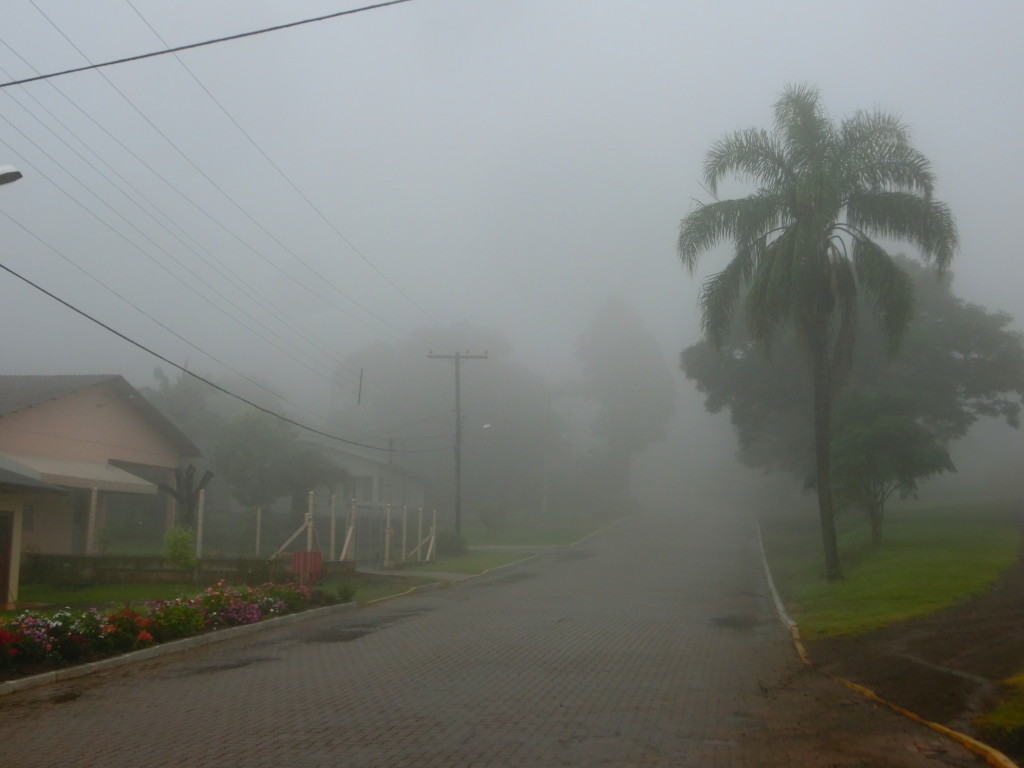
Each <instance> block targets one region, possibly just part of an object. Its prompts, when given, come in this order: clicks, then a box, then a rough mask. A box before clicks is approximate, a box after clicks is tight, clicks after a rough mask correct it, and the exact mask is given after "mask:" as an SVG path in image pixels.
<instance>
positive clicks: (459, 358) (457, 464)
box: [427, 352, 487, 536]
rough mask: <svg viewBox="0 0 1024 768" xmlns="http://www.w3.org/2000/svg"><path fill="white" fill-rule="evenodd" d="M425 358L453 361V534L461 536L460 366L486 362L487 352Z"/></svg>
mask: <svg viewBox="0 0 1024 768" xmlns="http://www.w3.org/2000/svg"><path fill="white" fill-rule="evenodd" d="M427 357H430V358H434V359H436V360H453V361H454V362H455V534H456V535H457V536H461V535H462V385H461V378H460V376H461V374H460V371H461V370H462V364H463V363H464V362H466V361H467V360H486V359H487V352H484V353H483V354H482V355H471V354H469V352H456V353H455V354H454V355H435V354H434V353H433V352H431V353H430V354H429V355H427Z"/></svg>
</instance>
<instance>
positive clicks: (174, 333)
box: [0, 211, 317, 416]
mask: <svg viewBox="0 0 1024 768" xmlns="http://www.w3.org/2000/svg"><path fill="white" fill-rule="evenodd" d="M0 214H2V215H3V216H4V217H5V218H6V219H7V220H8V221H10V222H11V223H12V224H14V225H15V226H16V227H18V228H19V229H21V230H22V231H23V232H25V233H26V234H27V235H29V236H30V237H32V238H33V239H35V240H36V241H37V242H39V243H41V244H42V245H43V246H45V247H46V248H48V249H49V250H51V251H53V252H54V253H55V254H57V255H58V256H59V257H60V258H62V259H63V260H64V261H66V262H67V263H68V264H70V265H71V266H72V267H74V268H75V269H77V270H78V271H79V272H81V273H82V274H83V275H85V276H86V277H88V278H89V279H90V280H92V281H93V282H94V283H96V284H97V285H99V286H101V287H102V288H104V289H106V290H107V291H109V292H110V293H112V294H114V296H116V297H117V298H119V299H120V300H121V301H123V302H124V303H125V304H127V305H128V306H129V307H131V308H132V309H134V310H135V311H136V312H138V313H139V314H141V315H142V316H143V317H145V318H147V319H149V320H150V321H151V322H153V323H155V324H156V325H158V326H159V327H160V328H163V329H164V330H165V331H167V332H168V333H170V334H171V335H172V336H175V337H176V338H178V339H179V340H180V341H183V342H184V343H185V344H187V345H188V346H190V347H192V349H194V350H196V351H197V352H199V353H200V354H202V355H204V356H206V357H207V358H209V359H210V360H213V361H214V362H215V363H217V364H219V365H221V366H223V367H224V368H227V369H228V370H229V371H231V372H232V373H234V374H235V375H236V376H239V377H240V378H242V379H245V380H246V381H248V382H249V383H250V384H252V385H253V386H255V387H258V388H259V389H262V390H263V391H264V392H266V393H267V394H269V395H272V396H274V397H280V398H281V399H282V400H284V401H285V402H286V403H288V404H289V405H291V406H293V407H295V408H298V409H300V410H303V411H306V413H308V414H310V415H312V416H316V415H317V414H316V413H314V412H313V411H311V410H309V409H308V408H305V407H303V406H301V405H299V404H298V403H296V402H293V401H292V400H290V399H288V398H287V397H284V396H283V395H281V394H280V393H278V392H275V391H273V390H272V389H270V388H269V387H267V386H265V385H264V384H261V383H260V382H258V381H256V379H253V378H251V377H249V376H247V375H246V374H244V373H242V372H241V371H240V370H238V369H237V368H234V367H232V366H230V365H228V364H227V363H225V362H224V361H223V360H221V359H219V358H217V357H215V356H214V355H212V354H210V353H209V352H207V351H206V350H205V349H203V348H202V347H200V346H198V345H196V344H194V343H193V342H191V341H189V340H188V339H186V338H185V337H184V336H182V335H181V334H180V333H178V332H177V331H175V330H174V329H172V328H170V327H169V326H167V325H165V324H164V323H162V322H160V320H158V319H157V318H155V317H154V316H153V315H151V314H149V313H148V312H146V310H144V309H142V307H140V306H138V305H137V304H135V303H133V302H132V301H130V300H129V299H126V298H125V297H124V296H123V295H122V294H120V293H118V292H117V291H116V290H114V289H113V288H111V287H110V286H109V285H107V284H106V283H104V282H103V281H102V280H100V279H99V278H97V277H96V276H95V275H93V274H91V273H90V272H88V271H87V270H86V269H83V268H82V267H81V266H80V265H79V264H76V263H75V262H74V261H72V260H71V259H70V258H68V256H67V255H66V254H64V253H62V252H61V251H60V250H58V249H57V248H55V247H54V246H53V245H52V244H51V243H48V242H47V241H45V240H43V239H42V238H41V237H40V236H39V235H37V234H36V233H35V232H33V231H32V230H30V229H29V228H28V227H26V226H25V225H24V224H22V223H21V222H20V221H18V220H17V219H14V218H12V217H11V216H10V214H8V213H6V212H5V211H0Z"/></svg>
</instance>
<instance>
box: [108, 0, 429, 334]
mask: <svg viewBox="0 0 1024 768" xmlns="http://www.w3.org/2000/svg"><path fill="white" fill-rule="evenodd" d="M126 1H127V3H128V6H129V7H130V8H131V9H132V10H133V11H135V13H136V15H138V17H139V18H140V19H142V21H143V23H145V25H146V26H147V27H149V29H150V30H151V31H152V32H153V34H154V35H156V36H157V39H158V40H159V41H160V42H161V43H163V44H164V45H166V44H167V41H166V40H164V38H163V36H162V35H161V34H160V33H159V32H158V31H157V30H156V28H155V27H154V26H153V25H152V24H150V23H149V20H148V19H147V18H146V17H145V16H143V15H142V12H141V11H140V10H139V9H138V8H136V7H135V4H134V3H133V2H132V0H126ZM174 58H175V59H176V60H177V61H178V63H179V64H180V65H181V66H182V68H183V69H184V70H185V71H186V72H188V74H189V75H190V76H191V78H192V79H193V80H194V81H195V83H196V85H198V86H199V87H200V88H201V89H202V90H203V92H204V93H205V94H206V95H207V96H209V97H210V99H211V100H212V101H213V103H214V104H216V105H217V107H218V108H219V109H220V111H221V112H223V113H224V116H225V117H226V118H227V119H228V120H230V121H231V124H232V125H234V126H235V128H237V129H238V131H239V132H240V133H241V134H242V135H243V136H244V137H245V138H246V139H247V140H248V142H249V143H250V144H251V145H252V146H253V148H254V149H255V150H256V151H257V152H259V153H260V154H261V155H262V156H263V158H264V159H265V160H266V161H267V162H268V163H269V164H270V166H271V167H272V168H273V169H274V170H275V171H277V173H278V175H279V176H280V177H281V178H282V179H284V181H285V182H286V183H287V184H288V186H290V187H291V188H292V189H293V190H294V191H295V193H296V194H297V195H298V196H299V197H301V198H302V199H303V200H304V201H305V203H306V204H307V205H308V206H309V207H310V208H311V209H312V210H313V211H314V212H315V213H316V215H317V216H319V217H320V219H321V220H322V221H323V222H324V223H325V224H326V225H327V226H328V227H330V228H331V230H333V231H334V233H335V234H336V235H337V236H338V237H339V238H341V240H342V241H343V242H344V243H345V244H346V245H347V246H348V247H349V248H351V249H352V250H353V251H354V252H355V253H356V255H358V256H359V258H361V259H362V260H363V261H364V262H366V264H367V265H368V266H369V267H370V268H371V269H373V271H374V272H376V273H377V274H378V275H380V277H381V278H382V279H383V280H384V282H386V283H387V284H388V285H389V286H391V287H392V288H393V289H394V290H395V291H396V292H397V293H399V294H400V295H401V296H402V297H404V298H405V299H406V300H407V301H408V302H409V303H410V304H412V305H413V306H414V307H416V309H418V310H420V312H422V313H423V314H424V315H425V316H426V317H427V318H428V319H430V320H431V321H432V322H434V323H435V324H436V323H437V318H435V317H434V316H433V315H431V314H430V313H429V312H428V311H427V310H426V309H424V308H423V307H422V306H421V305H420V304H419V303H418V302H417V301H416V300H415V299H413V298H412V296H410V295H409V294H408V293H406V292H405V291H403V290H402V289H401V288H399V287H398V286H397V285H396V284H395V283H394V281H392V280H391V278H389V277H388V276H387V275H385V274H384V273H383V272H382V271H381V270H380V268H379V267H377V265H376V264H374V263H373V262H372V261H371V260H370V259H369V257H367V256H366V254H364V253H363V252H362V251H360V250H359V249H358V248H356V246H355V244H354V243H353V242H352V241H351V240H349V239H348V238H347V237H346V236H345V235H344V234H342V232H341V231H340V230H339V229H338V228H337V227H336V226H334V223H333V222H332V221H331V220H330V219H328V218H327V216H326V215H325V214H324V212H323V211H321V210H320V208H319V207H318V206H317V205H316V204H315V203H314V202H313V201H312V200H310V199H309V197H307V196H306V194H305V193H304V192H303V191H302V190H301V189H299V187H298V186H297V185H296V184H295V182H294V181H292V179H291V177H290V176H288V174H286V173H285V172H284V171H283V170H282V169H281V166H279V165H278V164H277V163H276V162H274V159H273V158H272V157H270V155H268V154H267V153H266V151H265V150H264V149H263V147H261V146H260V145H259V144H258V143H257V142H256V140H255V139H254V138H253V137H252V136H251V135H250V134H249V132H248V131H246V130H245V128H243V127H242V125H241V124H240V123H239V122H238V121H237V120H236V119H235V118H234V116H233V115H232V114H231V113H230V112H228V110H227V108H226V107H225V106H224V105H223V104H222V103H221V101H220V99H218V98H217V97H216V96H214V95H213V93H212V92H211V91H210V89H209V88H207V87H206V85H205V84H204V83H203V82H202V81H201V80H200V79H199V78H198V77H197V76H196V73H195V72H193V71H192V69H191V67H189V66H188V65H187V64H186V63H185V62H184V61H183V60H182V58H181V57H180V56H178V55H177V54H175V55H174Z"/></svg>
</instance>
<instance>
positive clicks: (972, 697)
mask: <svg viewBox="0 0 1024 768" xmlns="http://www.w3.org/2000/svg"><path fill="white" fill-rule="evenodd" d="M808 652H809V654H810V657H811V659H812V661H813V662H814V664H815V665H816V666H817V667H818V668H819V669H820V670H821V671H822V672H825V673H827V674H829V675H834V676H838V677H842V678H845V679H847V680H851V681H853V682H856V683H860V684H861V685H865V686H867V687H868V688H871V689H872V690H874V691H875V693H877V694H878V695H879V696H881V697H882V698H884V699H886V700H887V701H891V702H893V703H895V704H898V705H900V706H902V707H904V708H906V709H909V710H911V711H912V712H915V713H917V714H918V715H920V716H921V717H923V718H925V719H927V720H931V721H934V722H938V723H942V724H943V725H947V726H949V727H951V728H954V729H956V730H958V731H961V732H963V733H967V734H968V735H972V736H977V734H976V733H975V729H974V726H973V725H972V722H971V721H972V719H973V717H974V716H975V715H977V714H978V713H979V712H981V711H983V710H984V709H985V708H986V707H987V706H989V705H990V704H991V702H992V701H993V699H994V697H995V696H996V695H997V694H998V690H999V681H1001V680H1005V679H1006V678H1008V677H1010V676H1012V675H1014V674H1016V673H1018V672H1020V671H1021V670H1024V558H1018V560H1017V562H1016V563H1015V564H1014V565H1013V566H1012V567H1011V568H1010V569H1008V570H1007V572H1006V573H1005V574H1003V576H1002V577H1001V578H1000V579H999V580H998V581H997V582H996V583H995V585H994V586H993V587H992V588H991V589H990V590H989V591H987V592H986V593H984V594H982V595H979V596H977V597H975V598H972V599H970V600H968V601H966V602H964V603H961V604H959V605H956V606H953V607H950V608H947V609H944V610H942V611H939V612H937V613H934V614H932V615H930V616H925V617H922V618H919V619H912V620H909V621H905V622H901V623H899V624H894V625H892V626H889V627H886V628H884V629H881V630H878V631H875V632H871V633H869V634H866V635H861V636H856V637H841V638H832V639H823V640H816V641H813V642H811V643H809V644H808ZM996 746H999V747H1000V748H1001V749H1003V751H1004V752H1006V754H1007V755H1008V756H1009V757H1011V758H1013V759H1014V760H1017V761H1021V760H1022V759H1024V753H1022V752H1021V751H1020V750H1018V751H1017V752H1016V754H1014V753H1013V752H1012V751H1011V750H1010V749H1008V748H1006V747H1005V746H1003V745H996Z"/></svg>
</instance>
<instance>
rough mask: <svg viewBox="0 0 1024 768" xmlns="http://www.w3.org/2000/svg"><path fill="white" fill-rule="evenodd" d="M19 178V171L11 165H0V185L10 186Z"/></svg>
mask: <svg viewBox="0 0 1024 768" xmlns="http://www.w3.org/2000/svg"><path fill="white" fill-rule="evenodd" d="M20 178H21V171H19V170H18V169H17V168H15V167H14V166H13V165H0V184H10V183H11V182H12V181H17V180H18V179H20Z"/></svg>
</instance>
